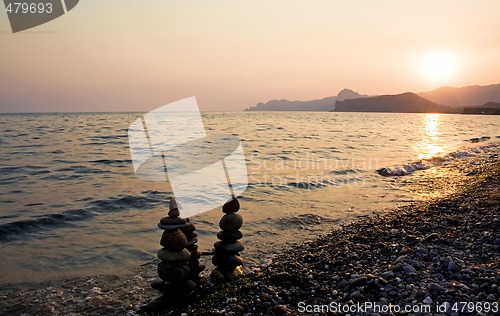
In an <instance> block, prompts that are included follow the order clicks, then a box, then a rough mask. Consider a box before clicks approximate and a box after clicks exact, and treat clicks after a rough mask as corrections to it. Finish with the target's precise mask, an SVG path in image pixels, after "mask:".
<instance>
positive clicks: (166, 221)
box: [160, 217, 187, 225]
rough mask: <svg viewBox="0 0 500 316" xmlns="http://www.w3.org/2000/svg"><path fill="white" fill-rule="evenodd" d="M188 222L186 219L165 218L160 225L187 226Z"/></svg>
mask: <svg viewBox="0 0 500 316" xmlns="http://www.w3.org/2000/svg"><path fill="white" fill-rule="evenodd" d="M186 223H187V221H186V220H185V219H184V218H180V217H175V218H174V217H163V218H162V219H160V224H163V225H183V224H186Z"/></svg>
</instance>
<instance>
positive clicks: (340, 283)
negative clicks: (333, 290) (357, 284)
mask: <svg viewBox="0 0 500 316" xmlns="http://www.w3.org/2000/svg"><path fill="white" fill-rule="evenodd" d="M348 285H349V282H347V281H346V280H344V279H342V280H340V281H339V283H337V288H338V289H343V288H345V287H346V286H348Z"/></svg>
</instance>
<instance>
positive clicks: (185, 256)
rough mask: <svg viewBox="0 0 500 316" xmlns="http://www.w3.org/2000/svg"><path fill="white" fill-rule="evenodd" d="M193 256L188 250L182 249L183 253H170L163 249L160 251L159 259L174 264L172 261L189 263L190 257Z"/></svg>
mask: <svg viewBox="0 0 500 316" xmlns="http://www.w3.org/2000/svg"><path fill="white" fill-rule="evenodd" d="M190 256H191V254H190V253H189V251H188V250H187V249H182V250H181V251H177V252H176V251H170V250H167V249H165V248H161V249H160V250H158V258H159V259H160V260H161V261H167V262H172V261H187V260H189V257H190Z"/></svg>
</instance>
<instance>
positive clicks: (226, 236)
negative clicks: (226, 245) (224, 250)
mask: <svg viewBox="0 0 500 316" xmlns="http://www.w3.org/2000/svg"><path fill="white" fill-rule="evenodd" d="M242 237H243V234H242V233H241V231H239V230H237V231H235V232H225V231H220V232H218V233H217V238H218V239H220V240H222V241H227V242H235V241H237V240H238V239H241V238H242Z"/></svg>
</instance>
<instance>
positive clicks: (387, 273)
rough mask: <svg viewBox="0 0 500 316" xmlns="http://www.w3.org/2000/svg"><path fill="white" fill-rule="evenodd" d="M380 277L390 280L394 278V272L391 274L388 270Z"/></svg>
mask: <svg viewBox="0 0 500 316" xmlns="http://www.w3.org/2000/svg"><path fill="white" fill-rule="evenodd" d="M382 277H383V278H384V279H390V278H392V277H394V272H392V271H390V270H389V271H385V272H384V273H382Z"/></svg>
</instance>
